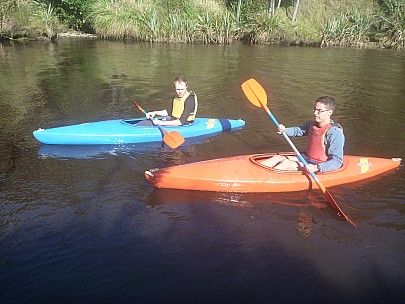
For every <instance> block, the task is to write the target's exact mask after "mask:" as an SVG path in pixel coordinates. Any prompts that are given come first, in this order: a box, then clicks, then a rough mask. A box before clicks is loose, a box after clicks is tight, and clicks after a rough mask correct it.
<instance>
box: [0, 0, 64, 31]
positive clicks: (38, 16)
mask: <svg viewBox="0 0 405 304" xmlns="http://www.w3.org/2000/svg"><path fill="white" fill-rule="evenodd" d="M0 9H1V16H0V17H1V26H2V30H3V31H4V32H5V33H6V34H7V35H9V37H10V38H22V37H37V36H43V37H48V38H49V39H53V38H55V37H56V34H57V33H58V32H59V31H60V29H61V25H60V23H59V20H58V18H57V16H56V13H55V11H54V8H53V6H52V5H51V4H49V5H45V4H44V3H41V2H38V1H33V0H27V1H10V0H7V1H5V0H2V3H1V5H0Z"/></svg>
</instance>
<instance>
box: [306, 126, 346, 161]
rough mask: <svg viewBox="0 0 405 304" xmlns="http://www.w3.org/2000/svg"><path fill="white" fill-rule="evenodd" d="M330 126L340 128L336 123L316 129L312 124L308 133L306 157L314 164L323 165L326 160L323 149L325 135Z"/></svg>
mask: <svg viewBox="0 0 405 304" xmlns="http://www.w3.org/2000/svg"><path fill="white" fill-rule="evenodd" d="M332 126H337V127H339V128H342V127H341V126H340V125H339V124H338V123H332V124H330V123H329V124H327V125H325V126H323V127H322V128H318V127H317V126H315V124H312V126H311V128H310V129H309V132H308V146H307V152H306V155H307V156H308V157H309V158H311V159H313V160H315V161H316V162H319V163H323V162H326V161H327V160H328V156H327V155H326V149H325V135H326V133H327V132H328V131H329V129H330V128H331V127H332Z"/></svg>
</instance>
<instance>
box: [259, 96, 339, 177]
mask: <svg viewBox="0 0 405 304" xmlns="http://www.w3.org/2000/svg"><path fill="white" fill-rule="evenodd" d="M335 108H336V102H335V100H334V99H333V98H332V97H329V96H323V97H319V98H318V99H317V100H316V102H315V107H314V109H313V113H314V120H313V121H310V122H307V123H306V124H304V125H302V126H298V127H290V128H286V127H285V126H284V125H282V124H280V125H279V126H278V133H280V134H281V133H282V132H283V131H284V132H286V134H287V135H288V136H308V146H307V151H306V153H305V154H303V157H304V158H305V160H306V161H307V162H308V165H307V166H306V169H307V170H309V171H312V172H326V171H331V170H336V169H338V168H340V167H341V166H342V164H343V146H344V142H345V136H344V134H343V130H342V127H341V126H340V125H339V124H338V123H334V122H333V120H332V119H331V115H332V113H333V111H334V110H335ZM263 164H264V165H265V166H268V167H273V168H274V169H279V170H291V171H297V170H301V168H302V167H303V164H302V162H300V161H299V159H298V157H296V156H283V155H275V156H273V157H271V158H269V159H267V160H265V161H264V162H263Z"/></svg>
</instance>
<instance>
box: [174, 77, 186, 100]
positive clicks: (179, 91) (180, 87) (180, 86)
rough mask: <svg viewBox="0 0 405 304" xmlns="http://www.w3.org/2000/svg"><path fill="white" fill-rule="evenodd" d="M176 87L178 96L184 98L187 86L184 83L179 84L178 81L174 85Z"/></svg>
mask: <svg viewBox="0 0 405 304" xmlns="http://www.w3.org/2000/svg"><path fill="white" fill-rule="evenodd" d="M174 87H175V89H176V94H177V96H178V97H180V98H181V97H183V95H184V94H185V93H186V92H187V84H185V83H184V82H178V81H176V82H175V83H174Z"/></svg>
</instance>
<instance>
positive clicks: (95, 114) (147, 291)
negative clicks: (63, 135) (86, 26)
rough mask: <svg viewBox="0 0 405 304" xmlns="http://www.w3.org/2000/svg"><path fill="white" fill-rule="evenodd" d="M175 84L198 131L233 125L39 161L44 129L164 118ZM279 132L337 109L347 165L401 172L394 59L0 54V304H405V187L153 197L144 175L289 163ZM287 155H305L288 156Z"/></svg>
mask: <svg viewBox="0 0 405 304" xmlns="http://www.w3.org/2000/svg"><path fill="white" fill-rule="evenodd" d="M180 74H182V75H185V76H186V77H187V78H188V80H189V89H191V90H193V91H195V92H196V93H197V94H198V98H199V104H200V107H199V112H198V116H200V117H212V118H234V119H238V118H241V119H244V120H245V121H246V126H245V127H244V128H243V129H241V130H238V131H235V132H227V133H224V134H220V135H217V136H212V137H207V138H201V139H198V140H197V141H190V142H188V143H187V142H186V144H184V145H182V146H181V147H180V148H177V149H175V150H173V149H170V148H169V147H167V146H163V147H162V146H161V145H160V144H159V143H157V144H148V145H142V144H140V145H128V146H121V147H113V146H92V147H91V146H90V147H54V146H41V144H40V143H39V142H37V141H36V140H35V138H34V137H33V135H32V132H33V131H34V130H36V129H38V128H40V127H41V128H48V127H54V126H61V125H68V124H74V123H80V122H89V121H98V120H105V119H118V118H133V117H140V116H142V115H141V113H140V112H139V111H138V110H137V109H136V108H135V107H134V105H133V104H132V103H131V102H130V100H129V99H134V100H136V101H137V102H138V103H139V104H140V105H141V106H142V107H143V108H145V109H146V110H147V111H149V110H155V109H163V108H166V106H167V105H168V104H169V100H170V98H171V96H172V95H173V93H174V91H173V79H174V77H175V76H177V75H180ZM249 78H255V79H257V80H258V81H259V82H260V83H261V84H262V86H263V87H264V88H265V90H266V92H267V95H268V97H269V102H268V106H269V108H270V109H271V111H272V113H273V114H274V115H275V117H276V118H277V120H278V121H279V122H280V123H283V124H285V125H287V126H292V125H298V124H302V123H304V122H306V121H308V120H311V119H312V112H311V110H312V107H313V104H314V101H315V99H316V98H317V97H319V96H322V95H331V96H333V97H335V99H336V101H337V103H338V107H337V110H336V111H335V113H334V120H335V121H336V122H339V123H340V124H341V125H342V126H343V128H344V132H345V135H346V145H345V153H346V154H353V155H363V156H376V157H387V158H391V157H401V158H402V159H404V158H405V136H404V114H405V110H404V108H405V85H404V84H405V53H403V52H402V53H400V52H391V51H386V50H356V49H318V48H298V47H271V46H248V45H243V44H235V45H230V46H216V45H215V46H205V45H173V44H138V43H123V42H104V41H97V40H83V41H82V40H80V41H77V40H60V41H58V42H57V43H43V42H28V43H11V44H10V43H5V42H3V43H2V44H0V113H1V115H0V303H41V304H42V303H296V302H299V303H403V299H404V296H405V283H404V282H405V235H404V232H405V191H404V181H405V170H404V167H403V165H402V166H401V167H400V169H399V170H397V171H395V172H394V173H391V174H389V175H386V176H384V177H382V178H380V179H377V180H373V181H369V182H364V183H359V184H356V185H350V186H339V187H334V188H331V189H329V191H330V192H331V194H332V195H333V197H334V198H335V200H336V202H337V203H338V204H339V206H340V207H341V208H342V209H343V210H344V211H345V212H346V214H347V215H348V216H349V217H350V218H351V220H352V221H353V222H355V223H356V225H357V228H355V227H353V226H351V225H350V224H349V223H348V222H343V221H340V220H338V219H336V217H334V216H332V215H331V213H330V212H329V211H328V209H329V207H327V204H326V201H325V199H324V196H323V195H322V193H321V192H320V191H315V190H314V191H309V192H298V193H280V194H271V195H270V194H269V195H264V194H260V195H255V194H251V195H242V194H223V193H222V194H221V193H209V192H204V193H202V192H193V191H175V190H157V189H154V188H153V186H152V185H150V184H149V183H148V182H147V181H146V179H145V178H144V171H145V170H147V169H149V168H154V167H166V166H170V165H175V164H182V163H188V162H194V161H200V160H206V159H212V158H219V157H226V156H234V155H242V154H253V153H263V152H280V151H290V150H291V148H290V147H289V145H288V143H287V142H286V141H285V140H284V139H283V137H281V136H279V135H277V134H276V129H275V126H274V124H273V122H272V121H271V120H270V118H269V117H268V115H267V114H266V113H265V112H264V111H263V110H262V109H260V108H257V107H254V106H253V105H252V104H250V103H249V101H248V100H247V99H246V97H245V96H244V94H243V92H242V90H241V88H240V84H241V83H242V82H243V81H245V80H247V79H249ZM292 140H293V142H294V143H295V144H296V146H297V147H298V148H299V149H302V150H303V149H304V148H305V146H306V141H305V139H297V138H292Z"/></svg>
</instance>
